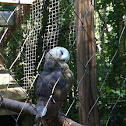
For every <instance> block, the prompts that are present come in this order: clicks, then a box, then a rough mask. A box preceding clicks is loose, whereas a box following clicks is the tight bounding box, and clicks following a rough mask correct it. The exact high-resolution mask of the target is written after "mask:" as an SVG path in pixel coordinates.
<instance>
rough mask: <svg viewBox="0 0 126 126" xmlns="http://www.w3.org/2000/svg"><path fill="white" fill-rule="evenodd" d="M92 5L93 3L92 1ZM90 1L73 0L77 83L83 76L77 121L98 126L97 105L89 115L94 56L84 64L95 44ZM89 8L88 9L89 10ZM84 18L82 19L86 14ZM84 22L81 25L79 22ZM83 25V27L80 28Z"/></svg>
mask: <svg viewBox="0 0 126 126" xmlns="http://www.w3.org/2000/svg"><path fill="white" fill-rule="evenodd" d="M92 4H94V1H93V0H92ZM90 5H91V2H90V0H75V7H76V13H77V15H78V16H76V35H77V36H78V39H77V74H78V75H77V78H78V83H79V81H80V80H81V78H82V76H83V75H84V74H85V70H86V72H87V73H88V74H87V73H86V75H85V76H84V78H83V79H82V81H81V83H80V86H79V101H81V103H80V102H79V120H80V123H81V124H83V125H88V126H99V119H98V107H97V104H96V105H95V107H94V108H93V110H92V111H91V113H89V111H90V109H91V108H92V106H93V104H94V103H95V101H96V98H97V88H96V86H97V85H96V56H95V55H94V56H93V58H92V59H91V60H90V62H89V63H88V65H87V67H86V68H85V65H86V63H87V62H88V60H89V59H90V58H91V57H92V55H93V54H95V51H96V44H95V37H94V7H93V6H92V5H91V7H90ZM89 8H90V9H89ZM88 9H89V10H88ZM87 12H88V14H87V16H86V18H85V19H84V17H85V15H86V13H87ZM78 17H79V18H80V19H81V21H83V20H84V22H83V23H82V22H81V21H80V19H79V18H78ZM82 25H83V26H82Z"/></svg>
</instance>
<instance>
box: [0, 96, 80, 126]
mask: <svg viewBox="0 0 126 126" xmlns="http://www.w3.org/2000/svg"><path fill="white" fill-rule="evenodd" d="M0 105H1V106H0V108H2V109H8V110H11V111H14V112H20V111H21V110H22V114H28V115H32V116H35V115H34V108H35V105H34V104H30V103H26V102H19V101H16V100H11V99H7V98H2V97H0ZM22 108H23V109H22ZM56 122H57V123H58V125H60V126H63V125H64V126H82V125H81V124H79V123H77V122H74V121H73V120H71V119H69V118H67V117H65V116H64V115H62V114H60V113H59V115H58V116H57V119H56Z"/></svg>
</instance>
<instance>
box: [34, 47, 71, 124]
mask: <svg viewBox="0 0 126 126" xmlns="http://www.w3.org/2000/svg"><path fill="white" fill-rule="evenodd" d="M69 59H70V54H69V52H68V50H67V49H66V48H64V47H54V48H52V49H51V50H49V51H48V52H47V53H46V55H45V63H44V67H43V71H42V73H41V74H40V76H39V77H38V79H37V84H36V89H35V94H36V98H37V104H36V107H35V115H36V119H35V120H36V124H35V125H34V126H48V125H49V124H50V123H51V122H52V121H54V120H55V118H56V117H57V115H58V113H59V112H60V110H61V108H62V106H63V104H64V103H65V101H66V100H67V95H68V93H69V92H70V90H71V88H72V85H73V73H72V71H71V70H70V69H69V66H68V64H67V62H68V61H69Z"/></svg>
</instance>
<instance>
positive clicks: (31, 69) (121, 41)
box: [0, 0, 126, 126]
mask: <svg viewBox="0 0 126 126" xmlns="http://www.w3.org/2000/svg"><path fill="white" fill-rule="evenodd" d="M125 5H126V2H125V1H116V0H113V1H109V2H105V1H102V0H101V1H100V0H97V1H95V4H94V1H93V0H78V1H77V0H75V1H74V0H73V1H72V0H37V1H35V2H34V3H33V4H31V5H30V16H28V17H27V19H25V21H24V22H23V23H22V25H21V28H20V29H18V28H19V27H18V28H16V30H17V29H18V31H17V32H16V33H15V34H14V33H13V30H12V29H11V28H10V26H9V25H8V21H9V19H10V17H11V16H12V15H13V14H14V12H15V11H17V12H19V15H20V11H21V10H20V9H19V7H20V8H21V7H23V6H22V5H20V3H19V4H18V5H15V6H14V9H13V11H12V13H11V15H10V16H9V18H8V19H6V18H4V15H2V13H0V15H2V16H1V17H2V18H3V19H4V20H5V21H6V23H7V26H6V28H3V27H1V29H0V30H1V31H0V32H1V39H0V44H1V45H0V48H1V50H0V65H1V66H0V106H3V99H4V98H10V99H16V100H19V101H20V100H21V101H24V103H23V107H22V108H21V110H20V111H19V112H18V113H17V114H16V116H14V115H15V114H14V113H12V112H10V110H9V108H8V107H7V106H6V105H5V108H6V112H3V110H1V113H2V112H3V113H4V114H3V115H10V116H11V117H12V119H13V120H14V124H12V125H21V124H19V120H21V118H22V117H21V115H22V114H23V111H24V109H25V106H26V104H27V102H32V103H35V104H36V98H35V95H34V87H35V85H36V79H37V78H38V76H39V75H40V73H41V72H42V71H43V64H44V57H45V54H46V53H47V52H48V51H49V50H50V49H52V48H53V47H56V46H62V47H65V48H67V49H68V50H69V52H70V57H71V58H70V61H69V63H68V64H69V67H70V69H71V70H72V72H73V75H74V84H73V87H72V91H71V92H70V93H69V95H68V98H67V102H66V104H65V105H64V107H63V109H62V110H61V111H62V112H63V113H65V116H68V117H69V118H71V119H73V120H75V121H79V120H80V122H81V123H82V124H84V125H86V126H89V125H90V126H93V125H101V126H124V125H125V124H126V123H125V119H126V117H125V115H126V113H125V111H124V110H125V108H126V101H125V97H126V89H125V84H126V78H125V71H126V67H125V66H126V62H125V58H126V49H125V46H126V17H125V9H126V6H125ZM21 13H23V11H21ZM24 13H25V11H24ZM17 17H18V16H17ZM15 19H17V18H15ZM18 19H19V17H18ZM75 26H76V27H75ZM15 27H16V26H15ZM8 30H10V31H9V34H11V35H12V38H11V39H10V36H9V35H7V31H8ZM4 36H6V38H7V37H8V36H9V39H10V40H9V39H6V40H5V39H4ZM94 36H95V37H94ZM5 43H7V44H5ZM80 43H81V44H80ZM5 45H6V46H5ZM96 59H97V61H96ZM96 69H97V76H96ZM96 77H97V81H96ZM59 80H60V78H58V80H57V81H56V82H55V84H54V87H53V89H52V92H54V90H55V87H56V85H57V83H58V81H59ZM52 94H53V93H52ZM52 94H50V97H49V99H48V102H47V104H46V106H48V104H49V102H50V100H51V98H52ZM15 95H16V96H15ZM55 104H56V103H55ZM30 105H31V107H32V108H33V109H35V108H34V105H32V104H30ZM97 108H98V109H97ZM78 109H79V113H78ZM75 113H77V114H75ZM1 115H2V114H1ZM79 116H80V117H79ZM96 116H97V117H96ZM0 118H1V117H0ZM66 121H67V120H65V121H64V123H65V122H66ZM5 125H7V124H5ZM9 125H10V124H9ZM22 125H23V124H22ZM29 125H33V124H30V122H29ZM63 125H64V124H63Z"/></svg>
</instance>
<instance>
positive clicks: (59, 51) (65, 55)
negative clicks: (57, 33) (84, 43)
mask: <svg viewBox="0 0 126 126" xmlns="http://www.w3.org/2000/svg"><path fill="white" fill-rule="evenodd" d="M50 57H53V58H54V59H59V60H60V61H61V62H68V61H69V59H70V54H69V52H68V50H67V49H66V48H64V47H55V48H53V49H51V50H50V51H49V52H47V54H46V56H45V61H47V60H48V59H49V58H50Z"/></svg>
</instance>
